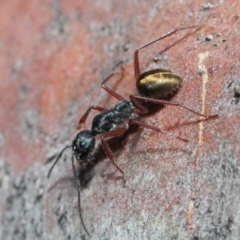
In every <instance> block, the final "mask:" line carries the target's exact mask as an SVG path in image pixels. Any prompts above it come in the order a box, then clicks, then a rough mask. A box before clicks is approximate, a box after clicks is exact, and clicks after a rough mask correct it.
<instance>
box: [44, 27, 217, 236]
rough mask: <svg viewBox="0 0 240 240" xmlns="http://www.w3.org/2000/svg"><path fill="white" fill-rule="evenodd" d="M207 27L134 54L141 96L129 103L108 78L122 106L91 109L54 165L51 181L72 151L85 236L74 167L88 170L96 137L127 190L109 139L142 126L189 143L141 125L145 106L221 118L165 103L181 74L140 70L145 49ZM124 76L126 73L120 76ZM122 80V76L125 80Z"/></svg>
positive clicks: (135, 70) (105, 87) (74, 171)
mask: <svg viewBox="0 0 240 240" xmlns="http://www.w3.org/2000/svg"><path fill="white" fill-rule="evenodd" d="M202 26H203V25H195V26H190V27H181V28H176V29H175V30H173V31H170V32H168V33H167V34H164V35H161V36H159V37H158V38H156V39H154V40H152V41H150V42H148V43H146V44H144V45H142V46H141V47H139V48H137V49H136V50H135V52H134V73H135V79H136V88H137V90H138V93H139V94H140V96H139V95H130V96H129V100H127V99H125V98H124V97H122V96H121V95H119V94H118V93H117V92H115V91H113V90H112V89H110V88H109V87H107V86H106V83H107V82H108V81H109V80H110V79H111V78H112V77H113V76H114V75H116V74H119V73H110V74H109V75H108V76H107V77H105V78H104V80H103V81H102V88H103V89H104V90H105V91H107V92H108V93H109V94H110V95H112V96H113V97H115V98H116V99H118V100H119V102H118V103H117V104H116V105H115V106H114V107H113V108H111V109H105V108H103V107H100V106H97V105H92V106H91V107H89V108H88V109H87V111H86V112H85V113H84V114H83V116H82V117H81V118H80V120H79V123H78V127H77V129H79V130H80V131H79V132H78V134H77V135H76V137H75V139H74V140H73V142H72V144H71V145H69V146H66V147H65V148H64V149H63V150H62V151H61V152H60V153H59V155H58V156H57V158H56V160H55V162H54V163H53V165H52V167H51V168H50V170H49V172H48V178H49V177H50V174H51V172H52V170H53V168H54V166H55V165H56V163H57V162H58V160H59V159H60V158H61V156H62V154H63V152H64V151H65V150H66V149H67V148H72V168H73V173H74V177H75V181H76V184H77V189H78V209H79V215H80V220H81V223H82V225H83V228H84V230H85V232H86V233H87V234H88V235H89V236H90V234H89V232H88V230H87V228H86V226H85V224H84V221H83V216H82V212H81V204H80V188H81V183H80V179H79V176H78V174H77V171H76V168H75V165H74V158H75V159H76V160H77V161H78V163H79V164H80V166H81V167H85V166H86V165H87V164H88V163H89V162H90V161H91V159H92V157H93V152H94V149H95V137H96V135H98V134H100V135H101V144H102V146H103V148H104V150H105V152H106V154H107V156H108V157H109V159H110V160H111V162H112V164H113V165H114V166H115V167H116V169H117V170H118V171H119V172H120V173H121V174H122V176H123V180H124V186H125V182H126V180H125V177H124V172H123V170H122V169H121V168H120V167H119V166H118V165H117V164H116V162H115V160H116V157H115V156H114V154H113V153H112V151H111V149H110V147H109V145H108V143H107V140H108V139H109V138H113V137H119V136H121V135H123V134H124V133H126V132H127V130H128V129H129V126H131V125H132V124H134V125H138V126H142V127H144V128H148V129H151V130H155V131H158V132H161V133H164V134H167V135H169V136H172V137H174V138H177V139H180V140H182V141H184V142H187V140H186V139H184V138H181V137H179V136H176V135H174V134H171V133H169V132H167V131H165V130H163V129H161V128H158V127H155V126H152V125H149V124H147V123H144V122H141V121H139V120H138V118H139V116H141V115H146V114H147V113H148V111H149V110H148V108H147V107H145V106H144V105H143V102H150V103H155V104H161V105H171V106H178V107H182V108H184V109H186V110H188V111H190V112H192V113H194V114H196V115H199V116H201V117H204V118H205V119H210V118H215V117H217V115H204V114H201V113H199V112H196V111H194V110H192V109H190V108H188V107H186V106H184V105H182V104H180V103H177V102H170V101H165V100H162V99H164V98H165V97H166V96H167V95H168V94H173V93H174V92H175V91H176V90H178V89H179V88H180V86H181V83H182V79H181V77H180V76H178V75H177V74H175V73H173V72H171V71H169V70H164V69H160V68H159V69H153V70H149V71H146V72H143V73H141V71H140V66H139V57H138V54H139V51H140V50H141V49H143V48H146V47H148V46H149V45H151V44H153V43H155V42H157V41H160V40H162V39H164V38H166V37H169V36H171V35H173V34H174V33H176V32H178V31H181V30H185V29H189V28H197V29H198V28H201V27H202ZM120 74H121V75H122V73H120ZM121 77H122V76H121ZM92 109H94V110H97V111H99V112H100V113H98V114H97V115H96V116H95V117H94V118H93V121H92V127H91V129H88V130H83V129H85V121H86V119H87V117H88V115H89V113H90V111H91V110H92Z"/></svg>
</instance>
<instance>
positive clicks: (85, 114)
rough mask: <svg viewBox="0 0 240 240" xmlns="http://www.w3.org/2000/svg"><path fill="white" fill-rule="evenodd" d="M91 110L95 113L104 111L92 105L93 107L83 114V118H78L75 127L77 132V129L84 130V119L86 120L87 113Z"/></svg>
mask: <svg viewBox="0 0 240 240" xmlns="http://www.w3.org/2000/svg"><path fill="white" fill-rule="evenodd" d="M92 109H95V110H97V111H99V112H103V111H105V110H106V109H105V108H103V107H99V106H96V105H93V106H91V107H89V108H88V110H87V111H86V112H85V113H84V114H83V116H82V117H81V118H80V120H79V123H78V126H77V130H79V129H84V128H85V121H86V119H87V117H88V115H89V113H90V111H91V110H92Z"/></svg>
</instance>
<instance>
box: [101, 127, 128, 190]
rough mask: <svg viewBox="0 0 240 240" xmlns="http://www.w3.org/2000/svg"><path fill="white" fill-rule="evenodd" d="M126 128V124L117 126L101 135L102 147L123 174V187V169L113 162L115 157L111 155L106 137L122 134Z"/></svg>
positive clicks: (113, 162)
mask: <svg viewBox="0 0 240 240" xmlns="http://www.w3.org/2000/svg"><path fill="white" fill-rule="evenodd" d="M127 129H128V126H127V125H126V126H125V127H121V128H118V129H116V130H113V131H111V132H108V133H105V134H103V135H102V137H101V141H102V145H103V148H104V150H105V152H106V154H107V155H108V157H109V159H110V160H111V162H112V164H113V165H114V166H115V167H116V169H117V170H118V171H119V172H120V173H121V174H122V175H123V187H125V186H126V179H125V177H124V172H123V170H122V169H121V168H120V167H119V166H118V165H117V164H116V163H115V161H116V157H115V156H114V155H113V153H112V151H111V149H110V148H109V146H108V144H107V143H106V139H107V138H111V137H117V136H121V135H123V134H124V133H125V132H126V131H127Z"/></svg>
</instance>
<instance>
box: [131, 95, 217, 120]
mask: <svg viewBox="0 0 240 240" xmlns="http://www.w3.org/2000/svg"><path fill="white" fill-rule="evenodd" d="M130 100H131V102H132V103H133V105H134V106H135V107H136V108H137V109H138V111H139V112H140V113H141V114H147V113H148V109H147V108H145V107H144V106H143V105H141V104H140V103H139V102H138V100H142V101H145V102H151V103H156V104H163V105H170V106H178V107H182V108H185V109H187V110H188V111H190V112H192V113H194V114H196V115H199V116H201V117H205V118H206V119H211V118H216V117H218V115H217V114H214V115H205V114H202V113H199V112H196V111H194V110H192V109H191V108H189V107H186V106H184V105H182V104H180V103H177V102H169V101H164V100H158V99H154V98H147V97H142V96H134V95H130Z"/></svg>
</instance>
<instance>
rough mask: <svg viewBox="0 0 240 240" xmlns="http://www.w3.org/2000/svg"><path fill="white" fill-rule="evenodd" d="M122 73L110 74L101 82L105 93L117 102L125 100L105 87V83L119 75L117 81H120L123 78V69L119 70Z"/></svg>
mask: <svg viewBox="0 0 240 240" xmlns="http://www.w3.org/2000/svg"><path fill="white" fill-rule="evenodd" d="M121 69H122V71H121V72H120V73H114V72H112V73H110V74H109V75H108V76H106V77H105V78H104V79H103V81H102V88H103V89H104V90H105V91H107V92H108V93H109V94H110V95H112V96H113V97H115V98H117V99H118V100H119V101H123V100H125V98H124V97H122V96H121V95H119V94H118V93H116V92H115V91H113V90H112V89H110V88H109V87H107V86H106V85H105V83H106V82H108V81H109V80H110V79H111V78H112V77H113V76H114V75H118V74H121V77H120V78H119V80H121V79H122V78H123V77H124V69H123V68H121Z"/></svg>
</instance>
